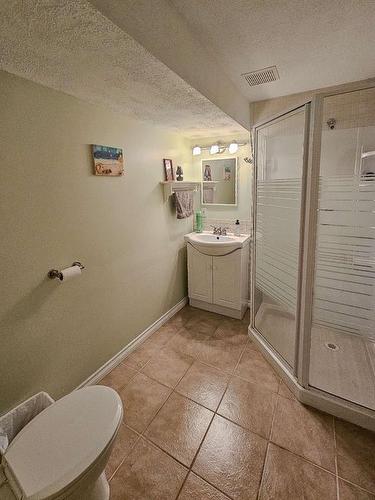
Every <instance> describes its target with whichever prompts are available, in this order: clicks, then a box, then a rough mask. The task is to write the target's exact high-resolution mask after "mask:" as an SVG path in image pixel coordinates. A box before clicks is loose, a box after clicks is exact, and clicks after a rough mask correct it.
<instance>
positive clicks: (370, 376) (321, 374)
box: [310, 326, 375, 410]
mask: <svg viewBox="0 0 375 500" xmlns="http://www.w3.org/2000/svg"><path fill="white" fill-rule="evenodd" d="M311 333H312V335H311V364H310V385H312V386H314V387H317V388H318V389H322V390H324V391H326V392H329V393H331V394H336V395H337V396H340V397H342V398H344V399H347V400H349V401H353V402H354V403H358V404H360V405H362V406H365V407H367V408H371V409H374V410H375V373H374V368H375V343H374V342H370V341H368V340H366V339H362V338H361V337H358V336H355V335H350V334H346V333H343V332H339V331H335V330H331V329H328V328H324V327H319V326H314V327H313V328H312V332H311ZM327 344H332V345H333V346H337V348H336V349H330V348H329V347H328V346H327Z"/></svg>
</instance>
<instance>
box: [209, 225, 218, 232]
mask: <svg viewBox="0 0 375 500" xmlns="http://www.w3.org/2000/svg"><path fill="white" fill-rule="evenodd" d="M210 227H212V229H213V234H219V230H220V228H218V227H216V226H213V225H212V224H210Z"/></svg>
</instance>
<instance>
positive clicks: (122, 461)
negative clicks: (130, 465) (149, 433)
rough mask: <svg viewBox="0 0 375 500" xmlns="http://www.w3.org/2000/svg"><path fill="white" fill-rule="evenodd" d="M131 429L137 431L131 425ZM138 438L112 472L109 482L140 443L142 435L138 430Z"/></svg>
mask: <svg viewBox="0 0 375 500" xmlns="http://www.w3.org/2000/svg"><path fill="white" fill-rule="evenodd" d="M129 429H131V430H132V431H134V432H136V431H135V430H134V429H132V428H131V427H129ZM137 434H138V435H137V439H136V440H135V441H134V444H133V446H131V448H130V449H129V451H128V453H126V454H125V455H124V456H123V458H122V460H121V461H120V463H119V464H118V466H117V467H116V468H115V470H114V471H113V472H112V474H111V477H109V478H108V482H110V481H112V479H113V477H114V475H115V474H117V471H118V470H119V468H120V467H121V465H122V464H123V463H124V462H125V460H126V459H127V458H128V456H129V455H130V453H131V452H132V451H133V449H134V448H135V446H136V444H138V442H139V440H140V439H141V435H140V434H139V433H138V432H137Z"/></svg>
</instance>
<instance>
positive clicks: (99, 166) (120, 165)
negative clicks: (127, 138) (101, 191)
mask: <svg viewBox="0 0 375 500" xmlns="http://www.w3.org/2000/svg"><path fill="white" fill-rule="evenodd" d="M92 155H93V158H94V174H95V175H102V176H103V175H110V176H119V175H123V173H124V156H123V154H122V149H121V148H112V147H110V146H100V145H98V144H93V145H92Z"/></svg>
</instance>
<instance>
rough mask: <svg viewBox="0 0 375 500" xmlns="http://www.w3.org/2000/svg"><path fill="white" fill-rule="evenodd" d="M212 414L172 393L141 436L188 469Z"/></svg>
mask: <svg viewBox="0 0 375 500" xmlns="http://www.w3.org/2000/svg"><path fill="white" fill-rule="evenodd" d="M212 417H213V413H212V412H211V411H209V410H207V409H206V408H203V407H202V406H200V405H198V404H197V403H194V402H193V401H190V400H189V399H186V398H184V397H183V396H180V395H179V394H177V393H173V394H172V395H171V397H170V398H169V399H168V401H167V402H166V403H165V405H164V406H163V408H162V409H161V410H160V411H159V413H158V414H157V416H156V418H155V419H154V420H153V422H152V423H151V425H150V427H149V428H148V429H147V431H146V433H145V436H146V437H147V438H148V439H150V440H151V441H152V442H153V443H155V444H156V445H158V446H160V448H162V449H163V450H165V451H166V452H168V453H169V454H170V455H172V456H173V457H174V458H176V459H177V460H179V461H180V462H182V463H183V464H184V465H186V466H188V467H189V466H190V465H191V463H192V461H193V458H194V456H195V454H196V452H197V451H198V448H199V446H200V444H201V442H202V439H203V437H204V435H205V433H206V431H207V428H208V426H209V424H210V422H211V419H212Z"/></svg>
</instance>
